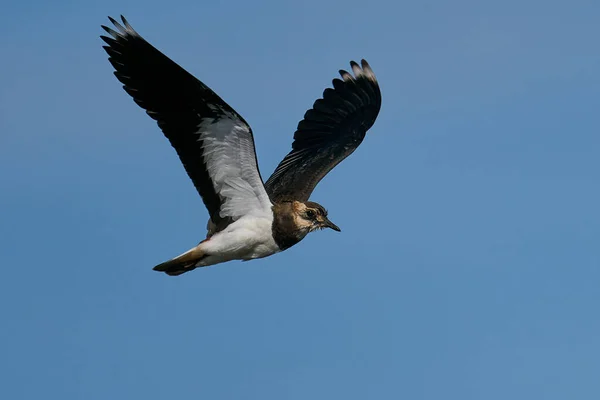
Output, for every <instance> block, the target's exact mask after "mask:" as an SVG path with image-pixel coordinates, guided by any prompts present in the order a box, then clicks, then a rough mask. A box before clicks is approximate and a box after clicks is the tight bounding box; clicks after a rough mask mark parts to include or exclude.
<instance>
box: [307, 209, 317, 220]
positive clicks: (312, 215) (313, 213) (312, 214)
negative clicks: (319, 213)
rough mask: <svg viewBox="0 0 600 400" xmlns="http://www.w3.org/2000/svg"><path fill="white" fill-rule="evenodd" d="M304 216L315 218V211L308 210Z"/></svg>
mask: <svg viewBox="0 0 600 400" xmlns="http://www.w3.org/2000/svg"><path fill="white" fill-rule="evenodd" d="M306 216H307V217H308V219H314V218H315V212H314V211H313V210H308V211H307V212H306Z"/></svg>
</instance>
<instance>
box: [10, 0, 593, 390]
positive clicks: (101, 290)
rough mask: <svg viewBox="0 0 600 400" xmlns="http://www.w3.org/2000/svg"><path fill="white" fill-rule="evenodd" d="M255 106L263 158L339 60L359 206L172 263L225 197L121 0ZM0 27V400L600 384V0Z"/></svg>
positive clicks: (184, 12)
mask: <svg viewBox="0 0 600 400" xmlns="http://www.w3.org/2000/svg"><path fill="white" fill-rule="evenodd" d="M121 13H123V14H124V15H126V16H127V18H128V19H129V20H130V22H131V23H132V25H133V26H134V28H135V29H136V30H137V31H138V32H139V33H140V34H142V35H143V36H144V37H145V38H146V39H148V40H149V41H150V42H151V43H153V44H154V45H155V46H157V47H158V48H159V49H160V50H162V51H163V52H165V53H166V54H167V55H168V56H170V57H171V58H172V59H174V60H175V61H176V62H178V63H179V64H181V65H182V66H184V68H186V69H188V70H189V71H190V72H191V73H193V74H194V75H196V76H197V77H198V78H200V79H201V80H203V81H204V82H205V83H207V84H208V85H209V86H210V87H211V88H213V89H214V90H215V91H216V92H217V93H219V94H220V95H221V96H222V97H223V98H224V99H225V100H226V101H227V102H228V103H229V104H230V105H232V106H233V107H234V108H235V109H236V110H237V111H238V112H240V114H242V115H243V116H244V117H245V119H246V120H248V122H249V123H250V124H251V126H252V127H253V130H254V132H255V138H256V146H257V150H258V157H259V163H260V167H261V170H262V173H263V176H268V175H269V174H270V173H271V172H272V171H273V169H274V168H275V166H276V165H277V163H278V162H279V161H280V160H281V158H282V157H283V156H284V155H285V154H286V153H287V152H288V151H289V149H290V145H291V140H292V134H293V132H294V130H295V128H296V125H297V123H298V121H299V120H300V119H301V118H302V116H303V114H304V112H305V110H306V109H308V108H309V107H310V106H311V105H312V103H313V101H314V100H315V99H316V98H318V97H319V96H320V95H321V93H322V91H323V89H324V88H325V87H328V86H329V85H330V83H331V79H332V78H334V77H335V76H336V74H337V70H338V69H340V68H346V67H347V66H348V61H349V60H351V59H356V60H359V59H360V58H366V59H367V60H368V61H369V62H370V64H371V65H372V67H373V70H374V71H375V73H376V75H377V77H378V79H379V81H380V85H381V89H382V94H383V107H382V110H381V113H380V116H379V119H378V120H377V122H376V124H375V126H374V127H373V128H372V129H371V130H370V131H369V133H368V136H367V138H366V139H365V141H364V142H363V145H362V146H361V147H360V148H359V149H358V150H357V152H356V153H354V154H353V155H352V156H351V157H350V158H349V159H347V160H346V161H345V162H344V163H342V164H341V165H340V166H339V167H338V168H336V169H335V170H334V171H333V172H332V173H331V174H330V175H329V176H328V177H327V178H326V179H325V180H324V181H323V182H322V183H321V185H320V186H319V187H318V188H317V190H316V191H315V193H314V195H313V200H315V201H318V202H320V203H321V204H323V205H324V206H325V207H327V208H328V209H329V212H330V217H331V219H332V221H334V222H335V223H337V224H338V225H339V226H340V227H341V228H342V233H340V234H338V233H336V232H333V231H330V230H329V231H323V232H317V233H314V234H311V235H309V237H307V238H306V239H305V240H304V241H303V242H302V243H300V244H299V245H297V246H295V247H293V248H292V249H290V250H288V251H286V252H284V253H281V254H278V255H275V256H273V257H270V258H267V259H264V260H259V261H252V262H248V263H241V262H232V263H229V264H225V265H220V266H217V267H211V268H206V269H202V270H196V271H194V272H192V273H189V274H185V275H183V276H181V277H179V278H170V277H167V276H165V275H163V274H158V273H155V272H153V271H151V268H152V267H153V266H154V265H155V264H157V263H160V262H162V261H164V260H166V259H169V258H171V257H173V256H175V255H178V254H179V253H181V252H183V251H185V250H187V249H188V248H189V247H191V246H193V245H195V244H196V243H197V242H198V241H199V240H201V239H202V238H203V237H204V234H205V224H206V218H207V213H206V211H205V209H204V207H203V205H202V202H201V200H200V198H199V197H198V196H197V194H196V192H195V190H194V188H193V186H192V184H191V182H190V181H189V180H188V178H187V176H186V174H185V172H184V170H183V168H182V166H181V165H180V162H179V160H178V158H177V156H176V154H175V152H174V151H173V149H172V148H171V147H170V145H169V144H168V142H167V140H166V139H165V138H164V137H163V136H162V133H161V132H160V131H159V129H158V128H157V127H156V125H155V123H154V122H153V121H152V120H151V119H150V118H148V117H147V116H146V115H145V113H144V112H143V111H142V110H141V109H140V108H139V107H137V106H136V105H135V104H134V103H133V101H132V100H131V99H130V98H129V96H128V95H127V94H126V93H125V92H124V91H123V90H122V89H121V85H120V84H119V83H118V82H117V80H116V79H115V78H114V76H113V75H112V68H111V66H110V64H109V63H108V61H107V57H106V54H105V53H104V51H103V50H102V48H101V45H102V44H103V43H102V42H101V40H100V39H99V38H98V36H99V35H100V34H102V33H103V31H102V30H101V29H100V24H108V20H107V19H106V16H107V15H112V16H115V17H117V16H118V15H119V14H121ZM2 14H3V18H2V20H3V21H2V25H0V48H1V49H2V60H1V62H0V191H1V192H0V250H1V252H0V255H1V260H2V277H1V278H0V398H2V399H11V400H18V399H66V400H70V399H86V400H96V399H98V400H106V399H146V400H152V399H278V400H279V399H298V400H300V399H302V400H304V399H411V400H413V399H432V400H438V399H460V400H469V399H473V400H481V399H485V400H488V399H489V400H506V399H513V400H515V399H527V400H530V399H578V400H581V399H598V398H600V379H599V377H600V311H599V306H600V246H599V238H600V213H599V209H598V205H599V204H600V185H599V181H600V161H599V154H600V112H599V107H600V51H599V46H598V40H599V38H600V24H598V21H599V20H600V3H599V2H598V1H596V0H589V1H568V2H567V1H552V0H550V1H522V0H521V1H513V0H509V1H495V2H482V1H474V0H473V1H465V0H459V1H453V2H447V1H441V0H438V1H410V2H395V1H375V0H372V1H354V0H349V1H332V0H318V1H314V0H304V1H298V2H294V3H290V2H287V3H286V2H282V1H274V0H272V1H264V2H259V1H232V2H206V1H185V2H179V1H170V2H165V1H141V0H138V1H135V2H123V1H113V0H111V1H103V2H87V3H86V2H76V1H71V2H67V1H56V2H48V1H39V0H36V1H33V2H19V3H17V2H13V3H12V4H5V5H3V10H2Z"/></svg>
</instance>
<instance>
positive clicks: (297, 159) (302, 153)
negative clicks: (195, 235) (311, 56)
mask: <svg viewBox="0 0 600 400" xmlns="http://www.w3.org/2000/svg"><path fill="white" fill-rule="evenodd" d="M109 19H110V21H111V22H112V23H113V25H114V27H115V28H116V30H113V29H111V28H109V27H106V26H104V25H103V26H102V28H103V29H104V30H105V31H106V32H108V34H109V35H110V37H107V36H101V38H102V40H104V42H106V43H107V46H103V47H104V49H105V50H106V52H107V53H108V55H109V61H110V63H111V64H112V66H113V67H114V69H115V72H114V74H115V76H116V77H117V79H118V80H119V81H121V83H122V84H123V88H124V89H125V91H126V92H127V93H128V94H129V95H130V96H131V97H133V100H134V101H135V102H136V103H137V104H138V105H139V106H140V107H142V108H143V109H144V110H146V113H147V114H148V115H149V116H150V117H151V118H152V119H154V120H156V122H157V123H158V126H159V127H160V129H161V130H162V132H163V133H164V135H165V136H166V137H167V139H168V140H169V141H170V143H171V145H172V146H173V148H174V149H175V151H176V152H177V154H178V155H179V158H180V160H181V162H182V163H183V166H184V167H185V170H186V171H187V173H188V175H189V177H190V179H191V180H192V182H193V183H194V186H195V187H196V189H197V190H198V193H199V194H200V196H201V197H202V200H203V202H204V205H205V206H206V208H207V210H208V214H209V217H210V218H209V221H208V226H207V230H208V233H207V236H206V239H204V240H203V241H202V242H200V244H198V245H197V246H195V247H194V248H192V249H190V250H188V251H187V252H185V253H183V254H182V255H180V256H178V257H175V258H173V259H172V260H169V261H167V262H164V263H162V264H159V265H157V266H156V267H154V270H156V271H161V272H165V273H167V274H168V275H180V274H183V273H185V272H188V271H191V270H193V269H195V268H197V267H205V266H209V265H214V264H219V263H223V262H226V261H231V260H252V259H255V258H262V257H267V256H270V255H272V254H275V253H277V252H280V251H283V250H286V249H288V248H290V247H291V246H293V245H295V244H296V243H298V242H299V241H301V240H302V239H303V238H304V237H305V236H306V235H307V234H308V233H309V232H312V231H314V230H317V229H323V228H331V229H333V230H335V231H338V232H339V231H340V228H338V227H337V225H335V224H334V223H333V222H331V221H330V220H329V219H328V218H327V211H326V210H325V208H323V207H322V206H321V205H319V204H317V203H315V202H312V201H309V197H310V195H311V193H312V191H313V190H314V188H315V186H316V185H317V183H319V181H320V180H321V179H322V178H323V177H324V176H325V175H326V174H327V173H328V172H329V171H331V169H333V168H334V167H335V166H336V165H337V164H339V163H340V162H341V161H342V160H344V159H345V158H346V157H348V156H349V155H350V154H351V153H352V152H354V150H356V148H357V147H358V146H359V145H360V143H361V142H362V141H363V139H364V137H365V134H366V132H367V130H368V129H369V128H371V126H372V125H373V123H374V122H375V119H376V118H377V115H378V114H379V109H380V107H381V92H380V90H379V85H378V83H377V80H376V78H375V75H374V74H373V71H372V70H371V67H370V66H369V64H368V63H367V62H366V61H365V60H362V62H361V65H358V64H357V63H356V62H354V61H352V62H351V63H350V65H351V68H352V74H351V73H349V72H347V71H344V70H340V71H339V73H340V75H341V78H342V79H337V78H336V79H334V80H333V88H328V89H325V91H324V92H323V98H322V99H318V100H317V101H315V103H314V105H313V107H312V108H311V109H310V110H308V111H307V112H306V114H305V115H304V119H303V120H302V121H300V123H299V124H298V128H297V130H296V132H295V134H294V141H293V143H292V151H291V152H290V153H289V154H288V155H287V156H286V157H285V158H284V159H283V160H282V161H281V163H280V164H279V165H278V167H277V168H276V170H275V172H273V175H271V177H270V178H269V179H268V180H267V181H266V183H263V180H262V178H261V175H260V172H259V170H258V165H257V160H256V152H255V149H254V139H253V136H252V130H251V129H250V126H249V125H248V123H246V121H245V120H244V119H243V118H242V116H241V115H239V114H238V113H237V112H236V111H235V110H234V109H233V108H231V107H230V106H229V105H227V103H225V102H224V101H223V100H222V99H221V98H220V97H219V96H218V95H217V94H216V93H215V92H213V91H212V90H211V89H209V88H208V87H207V86H206V85H205V84H204V83H202V82H200V81H199V80H198V79H196V78H195V77H194V76H192V75H191V74H190V73H188V72H187V71H185V70H184V69H183V68H181V67H180V66H179V65H177V64H176V63H175V62H173V61H172V60H171V59H169V58H168V57H167V56H165V55H164V54H162V53H161V52H160V51H158V50H157V49H156V48H155V47H154V46H152V45H151V44H150V43H148V42H147V41H146V40H145V39H144V38H142V37H141V36H140V35H139V34H138V33H137V32H136V31H135V30H134V29H133V28H132V27H131V25H130V24H129V23H128V22H127V20H126V19H125V18H124V17H123V16H121V20H122V24H121V23H119V22H117V21H115V20H114V19H113V18H110V17H109Z"/></svg>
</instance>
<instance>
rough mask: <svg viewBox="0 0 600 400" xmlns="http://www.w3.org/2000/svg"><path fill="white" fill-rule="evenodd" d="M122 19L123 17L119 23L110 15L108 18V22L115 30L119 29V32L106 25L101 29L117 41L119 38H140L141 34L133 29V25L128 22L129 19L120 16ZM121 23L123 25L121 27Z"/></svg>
mask: <svg viewBox="0 0 600 400" xmlns="http://www.w3.org/2000/svg"><path fill="white" fill-rule="evenodd" d="M120 17H121V22H119V21H117V20H116V19H114V18H113V17H111V16H110V15H109V16H108V20H109V21H110V22H111V23H112V24H113V25H114V27H115V28H117V30H118V32H117V31H115V30H114V29H112V28H109V27H108V26H106V25H100V27H101V28H102V29H104V30H105V31H106V32H107V33H108V34H109V35H111V36H112V37H113V38H115V39H117V38H119V37H124V36H139V34H138V33H137V32H136V31H135V29H133V27H132V26H131V24H130V23H129V22H128V21H127V19H126V18H125V17H124V16H123V15H122V14H121V15H120ZM121 23H122V24H123V25H121Z"/></svg>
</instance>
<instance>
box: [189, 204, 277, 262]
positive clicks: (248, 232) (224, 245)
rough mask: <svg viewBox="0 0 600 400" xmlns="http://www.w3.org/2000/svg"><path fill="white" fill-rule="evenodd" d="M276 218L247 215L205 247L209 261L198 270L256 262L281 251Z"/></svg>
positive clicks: (205, 243)
mask: <svg viewBox="0 0 600 400" xmlns="http://www.w3.org/2000/svg"><path fill="white" fill-rule="evenodd" d="M272 224H273V217H272V216H252V215H247V216H244V217H242V218H240V219H239V220H237V221H235V222H234V223H232V224H231V225H229V226H228V227H227V228H225V229H224V230H223V231H221V232H218V233H216V234H214V235H213V236H211V238H210V239H209V240H207V241H206V242H204V243H202V250H203V251H204V252H206V254H207V257H206V258H204V259H202V260H201V261H199V262H198V264H197V265H196V266H198V267H200V266H207V265H212V264H217V263H221V262H225V261H230V260H252V259H254V258H262V257H267V256H270V255H272V254H275V253H277V252H279V251H280V249H279V246H277V244H276V243H275V240H274V239H273V233H272V228H271V227H272Z"/></svg>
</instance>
